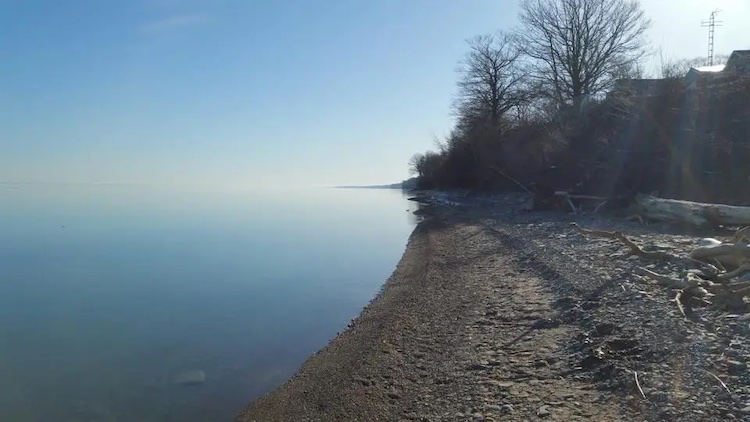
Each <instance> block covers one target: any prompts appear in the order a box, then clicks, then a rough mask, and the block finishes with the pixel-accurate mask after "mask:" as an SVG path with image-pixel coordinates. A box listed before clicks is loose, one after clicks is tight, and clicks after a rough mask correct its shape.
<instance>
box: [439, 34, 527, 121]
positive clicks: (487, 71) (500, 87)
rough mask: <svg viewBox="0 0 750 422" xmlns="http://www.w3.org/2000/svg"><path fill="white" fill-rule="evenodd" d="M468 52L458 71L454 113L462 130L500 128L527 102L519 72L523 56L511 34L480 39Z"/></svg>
mask: <svg viewBox="0 0 750 422" xmlns="http://www.w3.org/2000/svg"><path fill="white" fill-rule="evenodd" d="M468 43H469V47H470V49H469V52H468V53H467V54H466V56H465V57H464V59H463V60H462V61H461V65H460V67H459V69H458V72H459V74H460V79H459V81H458V95H457V97H456V98H455V100H454V104H453V108H454V113H455V114H456V116H457V117H458V119H459V126H462V125H467V124H468V125H475V124H477V123H489V124H491V125H492V126H497V125H498V124H499V123H500V122H501V120H502V118H503V117H504V115H505V114H506V113H507V112H508V111H510V110H511V109H513V108H514V107H516V106H518V105H519V104H520V103H521V102H523V100H524V99H525V93H524V89H523V87H522V82H523V79H524V73H523V72H522V71H521V70H520V69H519V67H518V64H519V58H520V56H521V52H520V51H519V50H518V48H517V44H516V43H515V40H514V37H513V35H511V34H506V33H499V34H497V35H480V36H477V37H475V38H473V39H471V40H469V41H468Z"/></svg>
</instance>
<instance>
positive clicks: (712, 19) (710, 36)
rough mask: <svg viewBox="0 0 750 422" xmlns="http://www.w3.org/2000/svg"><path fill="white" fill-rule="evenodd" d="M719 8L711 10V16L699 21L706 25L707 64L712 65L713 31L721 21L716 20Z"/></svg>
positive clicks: (703, 25)
mask: <svg viewBox="0 0 750 422" xmlns="http://www.w3.org/2000/svg"><path fill="white" fill-rule="evenodd" d="M719 12H721V10H719V9H715V10H714V11H713V12H711V16H710V17H709V18H708V20H707V21H701V26H702V27H708V65H709V66H713V65H714V31H715V30H716V27H717V26H721V24H722V22H721V21H717V20H716V15H717V14H719Z"/></svg>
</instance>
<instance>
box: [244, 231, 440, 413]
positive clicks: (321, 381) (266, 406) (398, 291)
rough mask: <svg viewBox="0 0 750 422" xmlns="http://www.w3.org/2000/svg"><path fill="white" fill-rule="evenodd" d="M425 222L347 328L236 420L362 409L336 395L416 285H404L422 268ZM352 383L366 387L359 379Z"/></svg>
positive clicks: (346, 390) (373, 349)
mask: <svg viewBox="0 0 750 422" xmlns="http://www.w3.org/2000/svg"><path fill="white" fill-rule="evenodd" d="M428 224H429V222H427V221H422V222H420V223H418V224H417V226H416V227H415V228H414V230H413V231H412V233H411V234H410V235H409V238H408V240H407V243H406V246H405V249H404V253H403V255H402V257H401V259H400V260H399V262H398V263H397V264H396V268H395V269H394V271H393V273H392V274H391V275H390V276H389V277H388V279H386V281H385V283H384V284H383V286H382V287H381V289H380V291H379V292H378V294H377V295H376V296H375V297H374V298H373V299H372V300H371V301H370V303H368V304H367V305H366V306H365V307H364V308H363V309H362V311H361V312H360V313H359V315H358V316H357V317H355V318H354V319H353V320H352V322H351V323H350V324H349V325H348V326H347V328H346V329H345V330H344V331H342V332H340V333H338V334H337V335H336V337H334V338H333V339H332V340H330V341H329V342H328V344H327V345H326V346H324V347H323V348H322V349H320V350H318V351H317V352H315V353H314V354H313V355H311V356H310V357H308V359H307V360H305V362H304V363H303V364H302V365H301V366H300V368H299V369H298V371H297V372H296V373H295V374H294V375H293V376H292V377H291V378H290V379H289V380H287V381H286V382H285V383H284V384H282V385H280V386H278V387H277V388H275V389H274V390H272V391H271V392H269V393H267V394H265V395H263V396H260V397H258V398H256V399H254V400H253V401H252V402H250V403H249V404H248V405H247V406H246V407H245V408H244V409H243V410H242V411H241V412H240V413H239V414H238V415H237V417H236V418H235V421H236V422H249V421H273V420H279V421H282V420H321V421H322V420H332V419H330V417H334V420H339V418H340V417H343V415H347V414H351V412H352V411H359V410H361V409H352V408H351V407H350V406H347V405H346V404H342V403H337V399H338V398H340V397H342V395H346V394H351V393H352V392H351V390H350V388H351V387H352V380H353V379H354V378H356V375H355V374H356V373H358V372H359V371H360V369H362V367H363V366H366V365H367V363H366V361H367V359H368V356H367V355H368V354H369V355H372V354H377V353H380V352H378V351H377V349H378V347H379V346H380V344H382V342H383V340H384V338H385V336H384V334H385V331H386V326H387V325H388V324H389V323H392V322H393V319H394V317H395V316H396V315H394V313H393V312H392V309H391V308H393V307H394V306H397V305H399V304H402V303H403V302H404V301H406V300H408V297H409V295H410V293H411V291H409V290H410V289H409V287H412V288H413V287H414V286H408V284H409V280H410V279H413V278H415V277H420V273H423V272H424V265H423V262H424V259H423V258H424V257H425V254H426V247H427V245H426V239H425V237H426V235H427V233H426V232H427V225H428ZM354 384H355V385H356V384H359V385H362V386H364V384H363V383H362V382H359V381H354ZM360 393H361V392H360ZM378 411H379V410H375V412H378ZM369 414H370V413H369V412H366V413H363V415H361V416H352V418H351V419H349V420H370V419H368V418H366V417H365V416H366V415H369ZM334 415H335V416H334ZM342 420H343V419H342Z"/></svg>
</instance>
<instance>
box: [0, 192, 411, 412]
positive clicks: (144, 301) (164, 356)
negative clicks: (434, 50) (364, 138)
mask: <svg viewBox="0 0 750 422" xmlns="http://www.w3.org/2000/svg"><path fill="white" fill-rule="evenodd" d="M410 206H411V204H410V203H409V201H406V199H405V197H404V196H403V195H402V193H401V192H399V191H390V190H348V189H347V190H344V189H323V188H320V189H309V190H304V191H303V190H299V191H271V190H265V191H262V192H261V191H258V192H245V193H237V192H235V193H210V192H188V191H179V190H170V189H166V188H158V189H157V188H142V187H132V186H84V185H78V186H73V185H67V186H64V185H59V186H53V185H47V186H40V185H9V184H5V185H0V421H14V422H25V421H43V422H47V421H50V422H59V421H63V422H73V421H77V422H83V421H87V422H89V421H97V422H98V421H108V422H112V421H117V422H129V421H139V422H149V421H151V422H157V421H160V422H168V421H180V422H192V421H196V422H198V421H199V422H210V421H231V420H232V418H233V417H234V415H235V414H236V413H237V412H238V411H239V410H240V409H241V408H242V406H243V405H244V404H245V403H246V402H248V401H249V400H250V399H252V398H253V397H256V396H257V395H259V394H262V393H264V392H267V391H268V390H270V389H271V388H273V387H275V386H277V385H279V384H280V383H282V382H284V381H285V380H286V379H287V378H288V377H290V376H291V375H292V374H293V373H294V372H295V371H296V370H297V368H298V367H299V365H300V364H301V363H302V362H303V361H304V360H305V359H306V358H307V357H308V356H309V355H310V354H312V353H313V352H315V351H316V350H318V349H320V348H321V347H323V346H324V345H325V344H326V343H327V342H328V340H330V339H331V338H332V337H334V336H335V335H336V333H337V332H339V331H342V330H343V329H345V328H346V325H347V324H348V323H349V321H350V319H351V318H353V317H355V316H356V315H357V314H358V313H359V311H360V310H361V308H362V307H363V306H365V305H366V304H367V303H368V302H369V300H370V299H371V298H372V297H373V296H374V295H375V294H377V292H378V291H379V289H380V287H381V285H382V284H383V282H384V281H385V280H386V279H387V277H388V276H389V275H390V274H391V272H392V271H393V269H394V267H395V265H396V263H397V262H398V260H399V259H400V257H401V254H402V253H403V249H404V246H405V244H406V240H407V238H408V236H409V234H410V232H411V230H412V229H413V225H414V217H413V216H412V214H411V213H409V212H407V209H409V207H410ZM189 370H202V371H204V372H205V374H206V380H205V382H204V383H203V384H201V385H190V386H185V385H177V384H175V377H177V376H178V375H179V374H180V373H182V372H184V371H189Z"/></svg>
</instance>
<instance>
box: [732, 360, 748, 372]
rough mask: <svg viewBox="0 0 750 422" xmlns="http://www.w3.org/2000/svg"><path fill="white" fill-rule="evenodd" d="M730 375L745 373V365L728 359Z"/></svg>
mask: <svg viewBox="0 0 750 422" xmlns="http://www.w3.org/2000/svg"><path fill="white" fill-rule="evenodd" d="M727 366H728V369H729V373H730V374H742V373H744V372H745V371H747V364H746V363H745V362H740V361H738V360H734V359H730V360H728V361H727Z"/></svg>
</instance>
